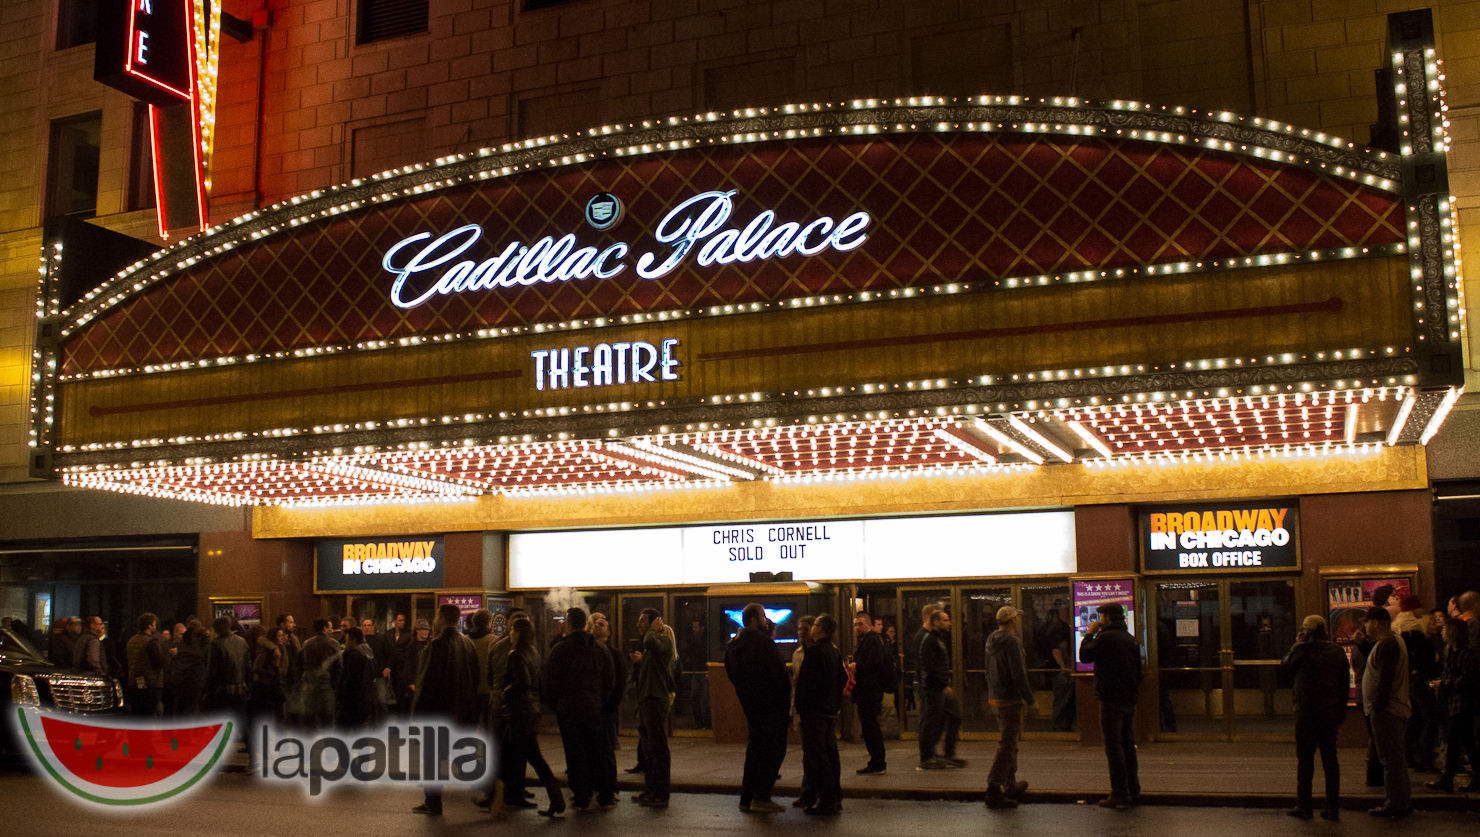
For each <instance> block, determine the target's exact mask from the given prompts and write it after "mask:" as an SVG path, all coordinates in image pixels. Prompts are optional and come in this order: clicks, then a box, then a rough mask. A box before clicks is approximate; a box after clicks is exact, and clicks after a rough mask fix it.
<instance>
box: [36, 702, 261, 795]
mask: <svg viewBox="0 0 1480 837" xmlns="http://www.w3.org/2000/svg"><path fill="white" fill-rule="evenodd" d="M16 714H17V715H18V718H19V722H20V731H21V735H22V737H23V738H24V739H25V741H26V742H27V743H28V744H30V749H31V753H32V755H34V756H35V759H36V763H37V765H38V766H39V767H40V768H41V769H42V770H43V771H45V772H46V773H47V774H48V775H49V776H51V778H52V779H54V780H56V782H57V784H59V785H61V786H62V787H63V788H65V789H67V790H68V791H69V792H71V793H72V794H74V795H76V796H78V797H81V798H82V799H85V800H87V801H88V802H93V803H96V804H100V805H109V806H143V805H152V804H154V803H157V802H163V801H164V800H167V799H173V798H175V797H177V796H179V795H180V794H183V793H185V792H186V791H188V790H190V789H191V788H193V787H196V786H197V785H198V784H199V783H200V781H201V780H202V779H204V778H205V777H206V776H207V775H209V774H210V772H211V769H212V768H213V767H215V766H216V763H217V762H219V761H220V759H221V754H222V753H223V752H225V751H226V743H227V742H228V741H230V740H231V731H232V729H233V724H232V723H231V722H230V721H228V720H220V721H214V722H211V723H209V724H206V725H204V726H198V727H183V728H179V729H155V728H146V727H144V726H142V725H139V724H137V723H129V722H115V723H112V724H103V723H99V722H97V721H92V720H86V721H84V720H78V719H66V718H60V717H57V716H54V715H48V714H42V713H40V712H37V711H36V710H35V709H31V708H22V707H17V708H16Z"/></svg>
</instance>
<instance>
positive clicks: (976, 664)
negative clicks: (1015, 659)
mask: <svg viewBox="0 0 1480 837" xmlns="http://www.w3.org/2000/svg"><path fill="white" fill-rule="evenodd" d="M1010 604H1012V588H1011V587H983V588H964V589H962V590H961V605H962V607H963V609H964V612H965V616H964V617H963V618H962V619H961V620H960V621H957V620H955V619H952V620H951V634H952V638H953V639H954V640H955V642H956V643H959V644H960V646H961V655H960V659H961V662H962V665H963V669H962V671H963V673H964V674H965V676H964V677H963V678H961V679H962V681H963V688H962V692H963V694H962V695H961V731H962V732H997V731H998V729H997V715H996V713H994V712H993V711H992V707H991V706H990V705H988V703H987V637H989V636H991V635H992V632H993V631H995V630H997V609H998V608H1000V607H1002V606H1003V605H1010ZM1024 662H1026V660H1025V661H1024Z"/></svg>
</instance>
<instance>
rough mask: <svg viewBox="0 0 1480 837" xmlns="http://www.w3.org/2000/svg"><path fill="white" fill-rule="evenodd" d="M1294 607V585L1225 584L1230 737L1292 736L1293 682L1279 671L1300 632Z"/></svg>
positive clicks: (1285, 582) (1275, 582)
mask: <svg viewBox="0 0 1480 837" xmlns="http://www.w3.org/2000/svg"><path fill="white" fill-rule="evenodd" d="M1295 602H1296V599H1295V581H1294V579H1273V580H1263V579H1260V580H1254V581H1229V582H1228V619H1229V636H1228V640H1229V649H1230V651H1231V655H1230V656H1231V658H1232V663H1233V713H1232V714H1233V732H1234V734H1235V735H1238V736H1240V737H1242V738H1251V737H1254V738H1275V739H1279V740H1284V739H1286V738H1290V737H1291V736H1293V735H1294V729H1295V723H1294V717H1295V701H1294V695H1295V691H1294V690H1295V680H1294V678H1293V677H1291V676H1290V675H1288V674H1283V673H1281V672H1280V668H1279V666H1280V660H1281V659H1283V658H1284V656H1285V652H1287V651H1289V650H1290V646H1291V645H1293V644H1294V642H1295V630H1296V629H1297V628H1298V627H1299V626H1300V617H1299V616H1297V615H1296V610H1295Z"/></svg>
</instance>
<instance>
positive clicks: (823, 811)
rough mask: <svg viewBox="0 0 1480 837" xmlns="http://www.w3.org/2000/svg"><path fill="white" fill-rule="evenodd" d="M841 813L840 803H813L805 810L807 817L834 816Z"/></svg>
mask: <svg viewBox="0 0 1480 837" xmlns="http://www.w3.org/2000/svg"><path fill="white" fill-rule="evenodd" d="M842 813H843V806H841V805H813V806H812V807H811V808H808V809H807V810H806V814H807V816H809V817H836V816H838V815H839V814H842Z"/></svg>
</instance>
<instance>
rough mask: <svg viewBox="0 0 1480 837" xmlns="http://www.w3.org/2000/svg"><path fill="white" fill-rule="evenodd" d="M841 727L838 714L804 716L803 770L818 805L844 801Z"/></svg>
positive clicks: (837, 803) (826, 806)
mask: <svg viewBox="0 0 1480 837" xmlns="http://www.w3.org/2000/svg"><path fill="white" fill-rule="evenodd" d="M837 729H838V718H837V716H836V715H822V714H818V713H808V714H806V715H803V716H802V772H803V773H805V774H806V775H807V778H808V779H809V780H811V785H812V788H813V791H814V792H815V793H816V794H817V807H818V808H836V807H839V806H841V805H842V804H843V785H842V781H843V775H842V774H843V765H842V762H841V761H840V760H839V759H838V733H837Z"/></svg>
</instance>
